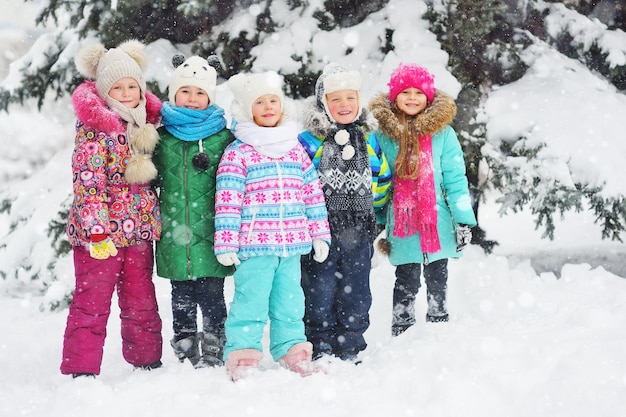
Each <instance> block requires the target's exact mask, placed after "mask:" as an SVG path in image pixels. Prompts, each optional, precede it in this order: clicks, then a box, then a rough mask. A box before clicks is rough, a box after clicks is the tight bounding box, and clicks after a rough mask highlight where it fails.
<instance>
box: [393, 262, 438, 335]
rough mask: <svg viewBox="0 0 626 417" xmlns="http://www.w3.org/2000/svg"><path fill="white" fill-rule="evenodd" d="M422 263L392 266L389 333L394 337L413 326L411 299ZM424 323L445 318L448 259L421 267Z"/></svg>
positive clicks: (413, 310)
mask: <svg viewBox="0 0 626 417" xmlns="http://www.w3.org/2000/svg"><path fill="white" fill-rule="evenodd" d="M421 268H422V264H418V263H412V264H403V265H398V266H397V267H396V283H395V286H394V289H393V318H392V323H391V328H392V334H393V335H398V334H400V333H402V332H404V331H405V330H406V329H408V328H409V327H411V326H412V325H414V324H415V297H416V295H417V293H418V291H419V289H420V275H421ZM423 268H424V282H425V284H426V297H427V300H428V312H427V320H431V321H438V318H443V317H446V318H447V314H448V312H447V310H446V290H447V285H448V260H447V259H440V260H438V261H434V262H431V263H429V264H428V265H423Z"/></svg>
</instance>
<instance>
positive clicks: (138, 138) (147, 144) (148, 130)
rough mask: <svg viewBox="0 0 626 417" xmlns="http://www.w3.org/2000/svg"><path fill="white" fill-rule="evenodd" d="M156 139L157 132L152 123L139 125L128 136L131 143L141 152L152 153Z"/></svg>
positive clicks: (157, 136) (157, 138)
mask: <svg viewBox="0 0 626 417" xmlns="http://www.w3.org/2000/svg"><path fill="white" fill-rule="evenodd" d="M158 141H159V134H158V133H157V131H156V129H155V127H154V125H152V124H145V125H143V126H141V127H140V128H138V129H137V130H135V131H133V132H132V134H131V136H130V142H131V145H132V146H133V148H135V150H137V151H138V152H141V153H152V151H154V148H155V147H156V144H157V142H158Z"/></svg>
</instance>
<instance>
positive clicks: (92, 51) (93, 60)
mask: <svg viewBox="0 0 626 417" xmlns="http://www.w3.org/2000/svg"><path fill="white" fill-rule="evenodd" d="M105 53H106V49H105V48H104V45H102V44H100V43H94V44H91V45H87V46H85V47H84V48H83V49H82V50H81V51H80V52H79V53H78V56H77V57H76V60H75V64H76V69H77V70H78V72H80V73H81V74H82V75H84V76H85V77H87V78H91V79H95V78H96V71H97V69H98V63H99V62H100V59H101V58H102V57H103V56H104V54H105Z"/></svg>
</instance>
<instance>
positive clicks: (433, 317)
mask: <svg viewBox="0 0 626 417" xmlns="http://www.w3.org/2000/svg"><path fill="white" fill-rule="evenodd" d="M449 320H450V317H449V316H448V313H444V314H430V313H428V314H426V321H427V322H428V323H443V322H446V321H449Z"/></svg>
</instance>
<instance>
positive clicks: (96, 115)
mask: <svg viewBox="0 0 626 417" xmlns="http://www.w3.org/2000/svg"><path fill="white" fill-rule="evenodd" d="M72 103H73V104H74V110H75V112H76V116H77V118H78V120H77V122H76V138H75V145H74V153H73V154H72V174H73V191H74V201H73V202H72V206H71V207H70V214H69V218H68V223H67V235H68V240H69V242H70V244H71V245H72V246H83V247H88V246H89V241H90V239H89V237H90V236H91V235H92V234H106V235H109V236H110V237H111V240H112V241H113V243H115V246H117V247H118V248H119V247H127V246H134V245H136V244H137V243H139V242H141V241H153V240H159V238H160V236H161V215H160V212H159V201H158V198H157V195H156V193H155V192H154V189H153V188H152V186H151V185H150V184H149V183H146V184H133V185H130V184H129V183H128V182H126V180H125V178H124V172H125V170H126V162H127V161H128V160H129V159H130V156H131V155H130V148H129V145H128V140H127V135H126V125H127V123H126V122H125V121H124V120H122V119H121V118H120V116H119V115H118V114H117V113H115V112H114V111H113V110H111V109H110V108H109V107H108V106H107V105H106V103H105V102H104V100H102V99H101V98H100V97H99V96H98V94H97V92H96V87H95V83H94V82H93V81H85V82H84V83H82V84H81V85H79V86H78V87H76V90H74V93H72ZM146 115H147V122H148V123H157V122H158V121H159V120H160V119H161V101H160V100H159V99H158V98H157V97H156V96H155V95H153V94H151V93H150V92H148V91H146Z"/></svg>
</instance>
